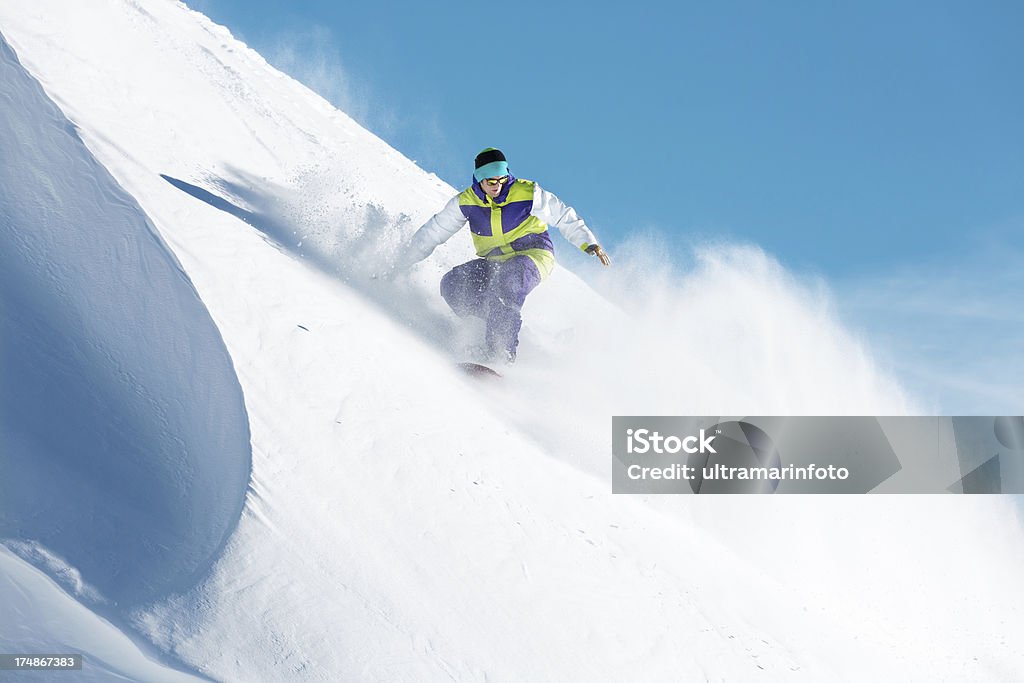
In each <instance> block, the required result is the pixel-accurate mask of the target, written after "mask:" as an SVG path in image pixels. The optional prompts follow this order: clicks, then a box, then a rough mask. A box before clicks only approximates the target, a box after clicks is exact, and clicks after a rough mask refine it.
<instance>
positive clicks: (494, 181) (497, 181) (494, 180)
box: [484, 175, 508, 187]
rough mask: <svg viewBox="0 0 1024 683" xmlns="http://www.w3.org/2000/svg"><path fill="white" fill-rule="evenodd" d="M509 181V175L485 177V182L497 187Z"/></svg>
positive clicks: (489, 185)
mask: <svg viewBox="0 0 1024 683" xmlns="http://www.w3.org/2000/svg"><path fill="white" fill-rule="evenodd" d="M507 182H508V176H507V175H503V176H501V177H500V178H484V184H485V185H487V186H488V187H497V186H498V185H504V184H505V183H507Z"/></svg>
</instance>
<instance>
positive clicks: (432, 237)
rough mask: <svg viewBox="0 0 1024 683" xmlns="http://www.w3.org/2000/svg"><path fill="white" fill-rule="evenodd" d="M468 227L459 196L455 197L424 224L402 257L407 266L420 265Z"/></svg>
mask: <svg viewBox="0 0 1024 683" xmlns="http://www.w3.org/2000/svg"><path fill="white" fill-rule="evenodd" d="M464 225H466V217H465V216H464V215H463V214H462V209H460V208H459V196H458V195H455V196H454V197H452V198H451V200H450V201H449V202H448V203H447V204H445V205H444V208H443V209H441V211H439V212H438V213H437V214H435V215H434V217H433V218H431V219H430V220H429V221H427V222H426V223H424V224H423V226H422V227H420V229H419V230H417V231H416V234H414V235H413V236H412V237H411V238H410V239H409V242H408V243H407V244H406V245H405V248H404V249H405V253H404V254H402V255H401V256H400V258H401V260H402V262H403V263H404V264H405V265H406V266H411V265H412V264H414V263H419V262H420V261H422V260H423V259H425V258H427V257H428V256H430V255H431V254H432V253H434V249H436V248H437V247H438V245H441V244H444V243H445V242H447V241H448V239H449V238H450V237H451V236H452V235H454V234H455V233H457V232H458V231H459V230H461V229H462V227H463V226H464Z"/></svg>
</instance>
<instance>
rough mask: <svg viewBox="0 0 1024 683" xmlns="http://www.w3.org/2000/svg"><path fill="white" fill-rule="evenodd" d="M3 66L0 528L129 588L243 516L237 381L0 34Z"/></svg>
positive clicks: (179, 280)
mask: <svg viewBox="0 0 1024 683" xmlns="http://www.w3.org/2000/svg"><path fill="white" fill-rule="evenodd" d="M0 72H2V73H0V109H2V111H3V116H4V119H3V125H2V126H0V149H2V150H3V164H0V338H2V340H3V341H2V345H0V368H3V385H2V391H0V443H2V444H3V450H2V458H3V461H2V462H3V471H4V477H3V480H2V484H0V486H2V493H0V496H2V504H3V508H2V510H3V515H2V517H0V537H9V538H15V539H23V540H28V541H32V542H36V543H38V544H40V545H41V546H42V547H45V548H47V549H48V550H49V551H50V552H53V553H55V554H56V555H58V556H60V557H62V558H64V560H65V561H66V562H67V563H68V564H69V565H70V566H71V567H72V568H73V569H74V571H76V572H78V573H79V574H80V578H81V579H82V580H84V582H85V583H87V584H90V585H92V586H93V587H94V588H95V591H98V595H96V594H95V593H91V594H90V595H91V596H92V597H93V598H95V599H102V600H109V601H112V602H114V603H118V604H121V605H122V606H124V605H131V604H137V603H140V602H143V601H146V600H150V599H153V598H155V597H157V596H160V595H163V594H166V593H168V592H169V591H172V590H175V589H180V588H183V587H186V586H188V585H191V583H193V582H194V581H195V580H196V577H198V576H200V575H202V573H203V572H204V571H205V570H206V569H207V568H208V567H209V564H210V562H211V561H212V558H213V556H214V555H215V554H216V553H217V551H218V550H219V549H220V547H221V545H222V544H223V543H224V540H225V538H226V537H227V535H228V534H229V533H230V531H231V529H232V528H233V527H234V525H235V524H236V523H237V520H238V516H239V513H240V512H241V509H242V503H243V501H244V495H245V490H246V483H247V481H248V477H249V469H250V448H249V427H248V421H247V418H246V414H245V407H244V405H243V402H242V395H241V389H240V387H239V384H238V380H237V378H236V376H235V373H234V369H233V367H232V362H231V358H230V357H229V356H228V354H227V352H226V350H225V348H224V344H223V342H222V341H221V338H220V335H219V332H218V330H217V328H216V327H215V326H214V324H213V322H212V321H211V319H210V316H209V314H208V313H207V312H206V309H205V307H204V306H203V304H202V302H201V301H200V300H199V297H198V296H197V295H196V292H195V289H194V288H193V287H192V285H191V283H190V282H189V279H188V276H187V275H186V274H185V273H184V272H183V271H182V269H181V266H180V265H179V264H178V263H177V261H176V260H175V258H174V257H173V256H172V255H171V254H170V253H169V252H168V250H167V248H166V246H165V245H164V244H163V242H162V240H161V239H160V237H159V236H158V234H157V233H156V231H155V229H154V228H153V225H152V224H151V223H150V221H149V220H148V219H147V217H146V215H145V214H144V213H143V211H142V210H141V209H140V208H139V206H138V204H137V203H136V202H135V201H134V200H133V199H132V197H131V196H129V195H128V194H127V193H125V192H124V190H122V189H121V187H120V186H119V185H118V184H117V182H116V181H115V180H114V179H113V178H112V177H111V176H110V174H109V173H108V172H107V171H106V170H105V169H104V168H103V167H102V166H101V165H100V164H99V163H97V162H96V160H95V159H94V158H93V156H92V154H91V153H90V152H89V150H88V149H86V147H85V145H83V144H82V142H81V140H80V139H79V137H78V134H77V132H76V130H75V127H74V126H73V125H72V124H71V123H70V122H68V120H67V119H66V118H65V117H64V115H63V114H62V113H61V112H60V110H59V109H57V107H56V106H54V104H53V103H52V102H51V101H50V100H49V99H48V98H47V97H46V96H45V94H44V93H43V91H42V89H41V88H40V87H39V84H38V83H36V82H35V80H33V79H32V77H31V76H29V74H28V73H26V72H25V70H24V69H23V68H22V67H21V65H20V64H19V63H18V60H17V57H16V55H15V53H14V51H13V50H12V49H11V47H10V46H9V45H8V44H7V42H6V41H0ZM99 596H102V598H99Z"/></svg>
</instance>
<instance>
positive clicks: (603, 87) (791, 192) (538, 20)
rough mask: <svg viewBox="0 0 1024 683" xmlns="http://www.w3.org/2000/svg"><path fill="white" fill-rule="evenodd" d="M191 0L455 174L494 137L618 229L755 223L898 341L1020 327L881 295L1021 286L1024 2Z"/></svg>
mask: <svg viewBox="0 0 1024 683" xmlns="http://www.w3.org/2000/svg"><path fill="white" fill-rule="evenodd" d="M190 5H191V6H193V7H194V8H196V9H198V10H200V11H203V12H204V13H206V14H207V15H209V16H210V17H211V18H213V19H214V20H215V21H217V22H219V23H223V24H225V25H227V26H228V27H229V28H230V29H231V30H232V31H233V32H234V33H235V35H236V36H238V37H239V38H241V39H242V40H244V41H245V42H247V43H248V44H249V45H250V46H251V47H253V48H254V49H256V50H257V51H259V52H260V53H261V54H263V55H264V56H265V57H267V58H268V60H269V61H271V63H273V64H275V65H276V66H278V67H280V68H282V69H283V70H285V71H288V72H289V73H291V74H292V75H294V76H296V77H298V78H299V79H300V80H304V81H305V82H307V84H309V85H311V86H312V87H314V89H317V90H318V91H320V92H321V94H324V95H325V96H327V97H328V99H331V100H332V101H334V102H335V104H337V105H338V106H339V107H341V108H342V109H344V110H345V111H347V112H348V113H349V114H351V115H352V116H354V117H355V118H356V119H357V120H358V121H359V122H360V123H362V124H363V125H365V126H366V127H368V128H369V129H370V130H372V131H374V132H375V133H377V134H378V135H380V136H381V137H383V138H384V139H385V140H386V141H387V142H389V143H390V144H391V145H392V146H394V147H395V148H397V149H398V150H399V151H401V152H402V153H404V154H405V155H407V156H409V157H410V158H413V159H416V160H417V161H418V163H419V164H420V166H422V167H423V168H425V169H427V170H430V171H433V172H435V173H437V174H438V175H439V176H440V177H442V178H443V179H445V180H446V181H448V182H449V183H451V184H453V185H455V186H457V187H462V186H464V185H465V184H466V183H467V181H468V178H469V175H470V173H471V170H472V158H473V156H474V155H475V154H476V152H477V151H479V150H480V149H481V148H483V147H486V146H497V147H500V148H502V149H503V150H504V151H505V152H506V155H507V156H508V157H509V161H510V165H511V168H512V170H513V172H514V173H515V174H516V175H519V176H521V177H526V178H531V179H534V180H538V181H539V182H541V184H543V185H544V186H545V187H547V188H548V189H551V190H553V191H554V192H555V193H557V194H558V195H559V196H560V197H561V198H562V199H563V200H565V201H566V202H568V203H570V204H572V205H573V206H575V207H576V209H577V210H578V211H579V212H580V214H581V215H582V216H583V217H584V218H585V219H587V221H588V223H590V224H591V226H592V227H593V228H594V230H595V232H596V233H597V234H598V236H599V238H600V239H601V240H602V241H603V242H605V243H606V245H607V246H609V248H610V249H612V250H614V248H615V246H616V245H617V244H621V243H623V242H624V241H626V240H627V239H629V238H630V236H633V235H637V234H645V235H648V236H650V235H654V241H655V243H658V242H660V243H662V244H665V245H666V250H665V251H666V253H667V254H669V255H670V256H675V257H678V258H679V259H680V260H681V261H682V260H685V256H686V252H687V251H688V249H689V246H690V245H691V244H693V243H694V242H695V241H701V240H722V239H724V240H729V241H739V242H751V243H754V244H757V245H759V246H760V247H762V248H763V249H765V250H766V251H767V252H769V253H770V254H772V255H773V256H774V257H776V258H778V259H779V260H780V261H781V262H782V263H783V264H784V265H786V266H787V267H789V268H792V269H794V270H796V271H797V272H806V273H812V274H815V275H819V276H821V277H823V278H825V279H826V280H827V281H828V282H829V283H830V284H831V285H832V286H834V287H835V288H836V289H837V291H838V292H839V295H840V299H841V300H842V299H843V296H844V295H845V294H847V293H849V294H850V296H853V294H852V293H856V296H857V299H856V301H853V302H849V301H847V302H846V303H853V304H856V305H855V306H850V307H849V308H850V316H851V317H852V318H853V319H855V320H856V322H857V324H859V325H862V326H863V328H864V329H865V330H867V332H868V333H871V334H873V333H874V332H875V331H878V330H884V331H885V332H887V333H891V334H893V335H896V336H901V335H902V337H901V339H899V340H896V341H895V342H894V343H893V345H892V348H893V349H898V348H902V347H906V348H911V349H912V348H915V343H916V342H917V340H916V339H915V338H914V336H915V335H916V334H923V333H924V331H925V330H927V329H931V328H932V327H934V328H935V329H936V330H944V331H945V332H944V337H943V338H944V339H945V341H946V343H948V344H951V345H952V346H951V348H952V347H955V349H956V350H957V351H958V352H959V353H961V354H963V353H967V355H968V356H971V354H972V353H974V351H973V349H975V348H976V349H977V353H985V348H986V340H991V339H992V338H993V336H995V335H1003V339H1004V342H1003V346H1006V344H1005V335H1006V334H1007V330H1006V329H1005V327H1006V325H1007V324H1009V325H1010V328H1011V329H1010V330H1009V334H1010V336H1011V338H1015V339H1016V338H1024V335H1022V334H1021V330H1024V320H1022V319H1021V317H1020V315H1019V314H1017V315H1014V314H1013V313H1012V312H1007V311H1003V312H1002V313H1000V315H999V316H997V319H995V320H992V319H989V318H985V317H984V316H983V317H982V319H979V318H978V316H977V315H974V313H973V312H972V313H970V315H968V317H967V319H965V320H959V319H955V320H948V319H945V316H943V320H941V321H939V320H935V319H933V318H934V314H933V316H932V318H931V319H929V320H928V321H922V320H920V319H918V320H917V321H916V322H914V323H913V324H911V323H908V322H906V321H907V320H909V319H910V318H911V317H913V316H903V317H899V316H894V315H892V313H891V312H888V313H886V314H885V315H881V314H880V313H879V312H878V311H877V310H874V309H872V306H871V302H875V303H876V304H879V302H884V301H885V300H886V299H887V298H891V297H892V296H893V294H894V292H892V291H891V290H887V289H885V287H887V286H890V287H891V286H892V285H893V283H896V282H899V283H901V285H903V286H910V287H913V288H915V291H918V292H919V293H921V296H920V297H918V299H916V300H915V301H918V303H920V301H919V300H920V299H921V298H922V297H923V298H927V295H928V293H929V292H935V291H938V290H940V289H942V290H943V291H945V292H946V293H945V294H943V295H942V296H944V297H949V296H961V297H966V298H964V300H963V301H961V302H960V304H961V305H960V306H959V309H958V310H963V309H972V307H981V308H982V309H986V307H987V309H986V310H988V309H991V308H997V309H1000V310H1002V309H1004V308H1007V307H1009V308H1011V309H1012V308H1016V309H1019V305H1018V302H1019V297H1020V295H1024V291H1015V290H1013V289H1012V288H1011V289H1010V290H1007V282H1009V283H1010V285H1011V286H1020V285H1021V280H1020V278H1015V277H1013V276H1012V273H1013V272H1016V271H1017V269H1018V268H1019V267H1024V125H1022V122H1024V87H1022V86H1021V76H1020V74H1021V73H1022V72H1024V41H1022V40H1021V39H1020V27H1021V26H1024V5H1022V4H1021V3H1017V2H997V1H996V2H986V3H968V2H934V3H926V4H923V3H908V2H871V1H866V2H858V3H845V4H842V5H840V4H839V3H815V2H786V3H770V4H769V3H754V2H719V3H701V4H700V5H698V6H686V5H681V4H679V3H669V2H664V3H662V2H634V3H615V4H612V5H608V6H600V9H597V8H598V6H597V5H595V4H593V3H584V2H549V3H544V4H543V5H540V4H537V5H515V4H507V3H504V4H500V3H473V4H466V3H453V2H446V1H439V2H432V3H411V2H410V3H338V2H334V1H331V2H326V1H324V2H321V1H311V2H289V3H285V2H270V1H269V0H244V1H241V0H196V1H194V2H191V3H190ZM542 7H543V9H542ZM439 208H440V207H439ZM613 254H614V251H613ZM994 271H998V272H996V273H995V275H993V273H994ZM951 273H953V274H955V277H956V278H963V279H964V280H965V284H969V286H967V287H963V288H960V287H956V286H955V283H954V285H953V286H951V285H950V283H949V282H948V275H949V274H951ZM908 282H909V284H908ZM873 283H878V284H877V287H875V288H874V289H872V287H873ZM885 283H888V285H886V284H885ZM940 285H941V287H940ZM868 290H870V291H868ZM865 302H867V303H865ZM941 304H942V300H938V301H933V302H930V303H929V304H927V305H925V304H922V306H921V308H919V309H915V310H917V311H920V310H926V309H930V308H936V309H939V310H940V311H941V309H942V305H941ZM1007 317H1009V318H1010V320H1009V323H1007V320H1006V318H1007ZM958 320H959V322H958ZM901 326H903V327H905V328H906V329H903V330H902V331H901V329H900V328H901ZM950 326H952V329H954V330H955V331H956V334H954V335H952V337H954V338H951V337H950V334H949V329H950ZM939 333H940V332H935V334H939ZM961 333H962V335H963V337H964V338H963V339H962V340H958V339H955V337H957V336H960V334H961ZM929 334H930V339H931V333H929ZM931 341H932V342H933V343H938V342H937V340H935V339H931ZM1009 350H1011V351H1012V350H1013V349H1012V348H1011V349H1009ZM893 353H894V354H895V355H899V352H898V350H894V351H893ZM936 353H937V356H936V360H935V361H934V363H938V364H940V365H941V364H942V362H943V358H944V355H943V352H942V351H941V349H940V350H939V351H938V352H936ZM975 355H976V354H975ZM1013 356H1015V354H1013V355H1011V356H1010V357H1006V358H1002V359H1001V360H1000V361H999V364H1002V365H1003V366H1005V365H1006V364H1008V363H1009V364H1013V363H1015V362H1016V365H1014V366H1013V367H1012V368H1010V370H1011V371H1012V372H1010V375H1011V376H1013V377H1015V378H1019V379H1020V380H1022V381H1024V367H1022V366H1021V365H1020V362H1019V361H1015V359H1014V357H1013ZM986 362H987V363H989V364H991V359H989V360H988V361H986ZM934 363H932V364H931V365H930V368H931V371H937V370H938V368H936V367H934ZM947 369H948V368H942V370H947ZM965 372H967V373H968V374H970V372H971V370H970V368H967V369H966V370H965ZM925 374H928V373H925ZM1003 374H1004V375H1005V373H1003ZM974 379H975V380H976V383H979V384H985V383H986V382H987V381H989V380H988V376H987V375H986V376H982V377H975V378H974ZM1004 389H1005V387H1004ZM1002 395H1004V396H1005V395H1006V394H1005V392H1004V393H1003V394H1002ZM1011 395H1015V396H1017V397H1020V396H1021V394H1020V393H1019V391H1018V393H1016V394H1011ZM942 405H943V407H946V406H949V407H950V408H952V407H953V406H955V405H956V403H953V404H950V403H949V402H948V401H946V402H944V403H943V404H942ZM961 405H962V406H963V408H964V409H965V410H966V409H967V407H968V404H961ZM971 405H975V406H977V409H978V410H983V409H984V407H991V408H995V407H997V405H1000V406H1002V405H1003V404H1002V403H999V404H992V405H988V404H985V403H984V402H983V401H982V402H981V403H978V402H975V403H973V404H971ZM1002 409H1003V410H1009V409H1010V407H1009V406H1004V407H1003V408H1002Z"/></svg>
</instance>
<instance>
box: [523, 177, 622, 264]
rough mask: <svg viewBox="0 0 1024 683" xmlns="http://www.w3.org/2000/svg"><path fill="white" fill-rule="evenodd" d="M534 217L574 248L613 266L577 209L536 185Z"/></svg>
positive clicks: (534, 190)
mask: <svg viewBox="0 0 1024 683" xmlns="http://www.w3.org/2000/svg"><path fill="white" fill-rule="evenodd" d="M533 215H534V216H536V217H537V218H539V219H541V220H542V221H544V222H545V223H547V224H548V225H553V226H554V227H556V228H558V231H559V232H560V233H562V236H563V237H564V238H565V239H567V240H568V241H569V242H570V243H571V244H572V245H573V246H576V247H579V248H580V249H582V250H583V251H585V252H587V253H588V254H593V255H595V256H597V257H598V258H599V259H601V263H603V264H604V265H606V266H607V265H611V259H609V258H608V254H606V253H605V251H604V249H602V248H601V247H600V246H599V245H598V244H597V238H596V237H595V236H594V233H593V232H591V230H590V228H588V227H587V224H586V223H584V222H583V219H582V218H580V217H579V215H577V213H576V209H574V208H572V207H571V206H567V205H566V204H564V203H563V202H562V200H561V199H559V198H558V197H556V196H555V195H554V194H553V193H551V192H548V191H547V190H545V189H544V188H542V187H541V186H540V185H534V189H533Z"/></svg>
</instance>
